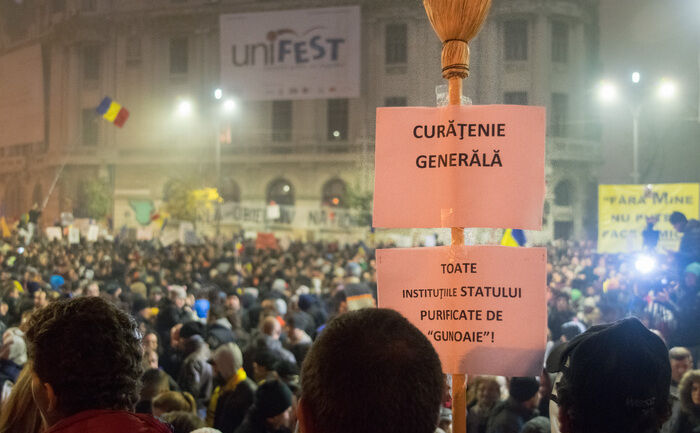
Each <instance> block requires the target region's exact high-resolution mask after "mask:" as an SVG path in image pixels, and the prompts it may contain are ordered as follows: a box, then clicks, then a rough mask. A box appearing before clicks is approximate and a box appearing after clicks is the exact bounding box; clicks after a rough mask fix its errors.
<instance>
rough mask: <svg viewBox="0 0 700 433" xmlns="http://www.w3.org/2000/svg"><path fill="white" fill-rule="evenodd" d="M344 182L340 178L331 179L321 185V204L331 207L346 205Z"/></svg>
mask: <svg viewBox="0 0 700 433" xmlns="http://www.w3.org/2000/svg"><path fill="white" fill-rule="evenodd" d="M346 190H347V189H346V187H345V182H343V180H342V179H338V178H335V179H331V180H329V181H328V182H326V183H325V184H324V185H323V191H322V194H321V205H323V206H331V207H345V206H347V199H346V198H345V193H346Z"/></svg>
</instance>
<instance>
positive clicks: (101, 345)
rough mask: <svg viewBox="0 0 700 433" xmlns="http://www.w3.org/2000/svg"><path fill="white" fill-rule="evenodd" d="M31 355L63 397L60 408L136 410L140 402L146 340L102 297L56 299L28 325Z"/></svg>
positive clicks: (66, 411) (41, 376)
mask: <svg viewBox="0 0 700 433" xmlns="http://www.w3.org/2000/svg"><path fill="white" fill-rule="evenodd" d="M26 338H27V343H28V353H29V358H30V359H31V361H32V365H33V370H34V372H35V373H36V374H37V376H38V377H39V379H40V380H41V381H42V382H43V383H49V384H50V385H51V386H52V387H53V390H54V392H55V393H56V395H57V396H58V407H57V411H58V412H59V413H60V414H62V415H63V416H71V415H73V414H76V413H78V412H82V411H85V410H89V409H114V410H131V409H133V407H134V404H135V403H136V401H137V400H138V388H139V378H140V377H141V373H142V367H141V343H140V335H139V332H138V328H137V325H136V322H135V321H134V320H133V319H132V318H130V317H129V316H128V315H127V314H126V313H124V312H122V311H120V310H119V309H118V308H117V307H116V306H114V305H112V304H110V303H109V302H107V301H105V300H103V299H101V298H98V297H88V298H78V299H73V300H65V301H58V302H54V303H52V304H50V305H48V306H47V307H44V308H42V309H40V310H38V311H37V312H35V313H34V314H33V315H32V316H31V318H30V319H29V322H28V323H27V333H26Z"/></svg>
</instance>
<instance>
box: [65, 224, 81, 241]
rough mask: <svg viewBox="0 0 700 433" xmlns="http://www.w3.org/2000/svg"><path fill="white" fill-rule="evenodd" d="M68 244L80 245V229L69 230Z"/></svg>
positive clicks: (72, 228)
mask: <svg viewBox="0 0 700 433" xmlns="http://www.w3.org/2000/svg"><path fill="white" fill-rule="evenodd" d="M68 243H69V244H71V245H72V244H79V243H80V229H79V228H77V227H71V228H69V229H68Z"/></svg>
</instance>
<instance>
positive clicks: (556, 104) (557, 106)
mask: <svg viewBox="0 0 700 433" xmlns="http://www.w3.org/2000/svg"><path fill="white" fill-rule="evenodd" d="M568 106H569V97H568V95H565V94H563V93H552V107H551V110H549V113H550V114H549V134H550V135H552V136H554V137H564V136H566V125H567V121H568V120H567V119H568Z"/></svg>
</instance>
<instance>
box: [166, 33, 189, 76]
mask: <svg viewBox="0 0 700 433" xmlns="http://www.w3.org/2000/svg"><path fill="white" fill-rule="evenodd" d="M187 60H188V54H187V38H173V39H170V73H171V74H186V73H187Z"/></svg>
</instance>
